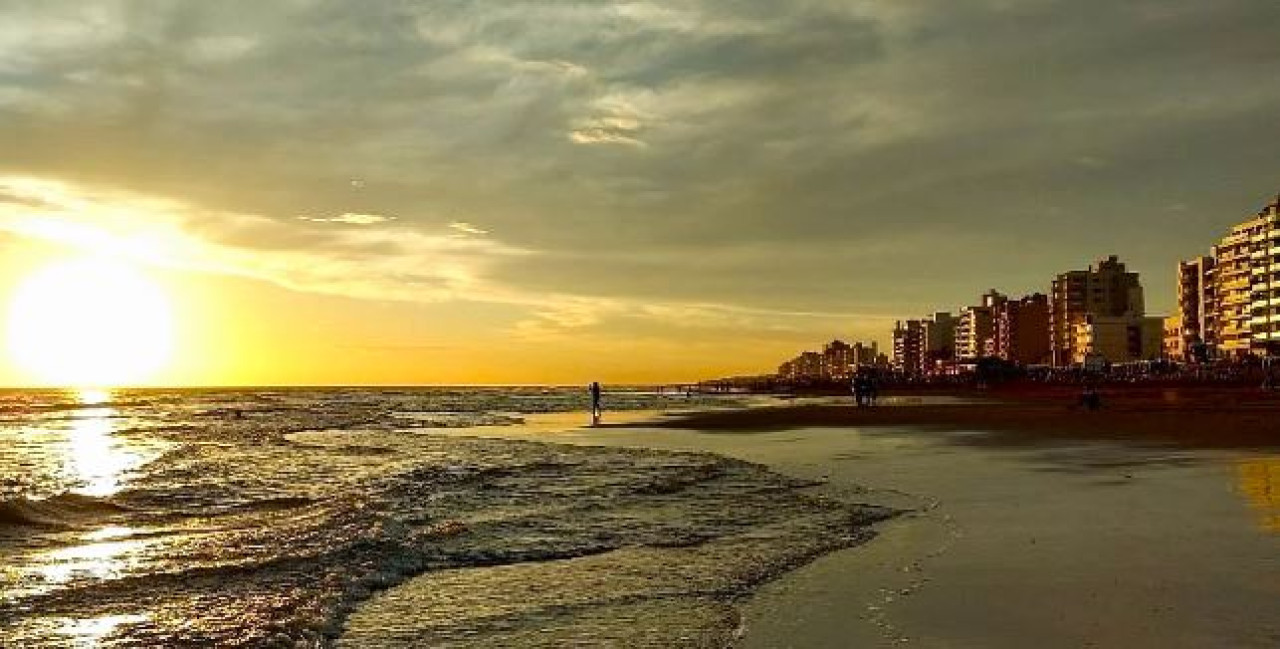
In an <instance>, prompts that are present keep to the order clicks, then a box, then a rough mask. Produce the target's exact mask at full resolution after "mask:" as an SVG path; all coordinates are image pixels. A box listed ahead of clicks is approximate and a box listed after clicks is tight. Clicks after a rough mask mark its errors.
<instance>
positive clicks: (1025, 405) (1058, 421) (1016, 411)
mask: <svg viewBox="0 0 1280 649" xmlns="http://www.w3.org/2000/svg"><path fill="white" fill-rule="evenodd" d="M968 396H969V397H971V398H970V399H969V400H967V401H966V400H960V401H956V402H951V403H946V404H944V405H938V404H935V403H931V402H930V401H929V400H928V399H927V398H924V399H920V400H915V399H913V398H911V397H910V396H906V397H898V398H892V397H891V398H886V399H885V403H886V405H882V406H877V407H874V408H856V407H854V406H852V405H838V404H816V405H796V406H779V407H774V408H753V409H742V410H721V411H711V412H699V413H688V414H682V415H677V416H673V417H669V418H666V419H664V420H662V421H660V422H658V423H656V424H654V423H647V424H645V425H646V426H656V427H661V428H682V429H695V430H702V431H708V432H762V431H777V430H786V429H790V428H802V427H815V426H821V427H859V428H886V427H893V428H900V427H912V428H916V429H921V430H929V431H983V432H986V433H991V434H990V435H984V436H981V437H974V438H971V441H973V442H974V443H985V444H1001V445H1007V444H1018V443H1037V442H1043V441H1046V440H1050V439H1058V440H1068V439H1095V440H1103V439H1107V440H1118V441H1123V442H1125V443H1128V444H1159V445H1167V444H1172V445H1177V446H1182V447H1188V448H1220V449H1230V448H1270V447H1280V394H1276V393H1270V392H1262V391H1260V390H1236V391H1231V390H1216V391H1215V390H1165V391H1147V390H1132V391H1118V390H1117V391H1111V392H1105V393H1104V405H1103V408H1102V409H1101V410H1097V411H1088V410H1085V409H1083V408H1080V407H1079V406H1078V405H1077V404H1076V399H1075V394H1074V392H1068V391H1065V390H1058V391H1051V392H1042V393H1039V394H1036V395H1001V394H998V393H997V394H995V395H992V396H990V397H978V398H972V397H973V396H974V395H968Z"/></svg>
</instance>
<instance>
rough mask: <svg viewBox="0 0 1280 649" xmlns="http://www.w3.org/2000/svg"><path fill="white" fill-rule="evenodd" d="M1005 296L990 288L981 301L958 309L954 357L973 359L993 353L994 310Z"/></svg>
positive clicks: (1005, 298)
mask: <svg viewBox="0 0 1280 649" xmlns="http://www.w3.org/2000/svg"><path fill="white" fill-rule="evenodd" d="M1007 300H1008V298H1007V297H1005V296H1004V295H1002V294H1000V293H999V292H998V291H996V290H994V289H992V290H990V291H987V292H986V293H984V294H983V295H982V303H981V304H978V305H976V306H968V307H965V308H964V309H962V310H961V311H960V318H959V320H958V321H957V322H956V359H957V360H962V361H973V360H977V359H979V358H982V357H984V356H994V355H995V344H994V343H995V312H996V309H997V308H999V307H1000V305H1002V304H1004V303H1005V302H1006V301H1007Z"/></svg>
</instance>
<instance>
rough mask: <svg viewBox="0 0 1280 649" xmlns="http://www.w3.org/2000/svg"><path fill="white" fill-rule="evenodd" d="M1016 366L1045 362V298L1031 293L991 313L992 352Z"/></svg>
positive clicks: (1046, 353)
mask: <svg viewBox="0 0 1280 649" xmlns="http://www.w3.org/2000/svg"><path fill="white" fill-rule="evenodd" d="M992 355H993V356H996V357H998V358H1000V359H1003V360H1006V361H1009V362H1011V363H1017V364H1019V365H1038V364H1040V363H1047V362H1049V297H1048V296H1047V295H1045V294H1043V293H1033V294H1031V295H1027V296H1024V297H1021V298H1019V299H1016V300H1005V301H1004V302H1002V303H1000V304H999V305H998V306H997V307H996V310H995V353H994V354H992Z"/></svg>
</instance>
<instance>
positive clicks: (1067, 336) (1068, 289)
mask: <svg viewBox="0 0 1280 649" xmlns="http://www.w3.org/2000/svg"><path fill="white" fill-rule="evenodd" d="M1050 300H1051V302H1050V311H1049V334H1050V336H1049V338H1050V339H1049V344H1050V353H1051V356H1052V362H1053V364H1054V365H1058V366H1063V365H1070V364H1071V363H1072V362H1073V361H1074V359H1075V358H1077V357H1078V354H1077V347H1078V346H1079V341H1080V340H1081V338H1080V337H1079V336H1077V335H1076V326H1077V325H1080V324H1084V322H1085V319H1086V318H1087V317H1088V316H1090V315H1093V316H1098V317H1101V318H1112V317H1121V316H1142V315H1143V314H1144V313H1145V305H1144V300H1143V294H1142V284H1141V282H1139V280H1138V274H1137V273H1131V272H1129V271H1128V269H1126V268H1125V265H1124V264H1123V263H1121V262H1120V260H1119V258H1117V257H1116V256H1114V255H1112V256H1111V257H1108V258H1106V259H1103V260H1101V261H1099V262H1098V263H1097V265H1096V266H1090V267H1089V269H1088V270H1073V271H1069V272H1066V273H1062V274H1060V275H1058V276H1057V277H1056V278H1055V279H1054V280H1053V292H1052V295H1051V296H1050Z"/></svg>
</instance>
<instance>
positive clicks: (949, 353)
mask: <svg viewBox="0 0 1280 649" xmlns="http://www.w3.org/2000/svg"><path fill="white" fill-rule="evenodd" d="M956 323H957V318H956V317H955V316H954V315H951V314H950V313H949V312H946V311H939V312H937V313H934V314H933V315H932V316H930V317H928V318H925V319H924V320H922V321H921V323H920V324H921V328H922V335H923V341H922V345H923V347H922V349H921V353H920V356H921V358H920V372H921V373H922V374H930V373H933V372H935V371H937V370H938V368H939V366H940V365H942V364H945V363H947V362H949V361H951V360H952V359H954V358H955V357H956Z"/></svg>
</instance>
